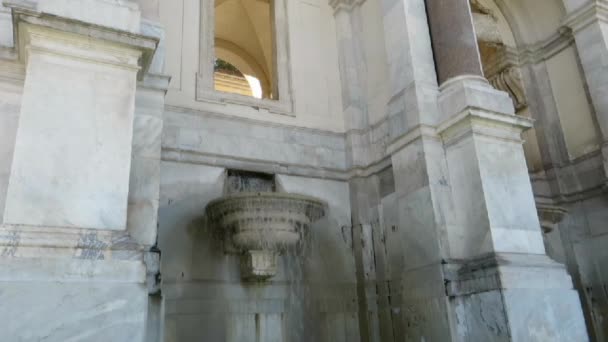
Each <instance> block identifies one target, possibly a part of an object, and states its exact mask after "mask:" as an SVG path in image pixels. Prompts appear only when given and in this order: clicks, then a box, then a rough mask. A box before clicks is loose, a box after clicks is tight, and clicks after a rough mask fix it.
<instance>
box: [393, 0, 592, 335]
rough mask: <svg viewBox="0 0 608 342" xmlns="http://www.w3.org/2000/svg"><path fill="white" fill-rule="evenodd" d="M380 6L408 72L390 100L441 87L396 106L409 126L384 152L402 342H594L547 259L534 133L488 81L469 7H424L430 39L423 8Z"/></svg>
mask: <svg viewBox="0 0 608 342" xmlns="http://www.w3.org/2000/svg"><path fill="white" fill-rule="evenodd" d="M384 4H385V18H384V19H385V34H386V37H387V53H388V58H389V67H390V69H391V71H393V70H395V71H396V72H397V71H401V70H405V72H404V73H403V74H402V75H403V76H402V78H401V79H400V80H398V81H397V82H395V83H392V84H391V86H392V91H393V94H396V95H397V96H400V94H402V93H404V92H406V91H408V90H409V89H413V88H414V85H416V84H423V85H425V87H424V89H431V88H432V87H433V82H434V80H435V79H436V80H438V81H439V83H440V87H437V84H436V83H435V85H434V86H435V88H434V89H435V90H434V91H435V92H436V93H435V94H436V95H435V96H434V97H430V96H428V94H422V93H411V96H410V97H409V98H408V100H407V101H403V103H402V104H401V105H402V106H403V107H402V109H401V110H397V109H398V107H397V105H394V106H393V108H394V112H395V113H396V115H397V116H400V117H402V119H401V120H396V122H399V121H401V122H405V123H407V125H402V126H401V127H400V128H402V129H403V130H402V131H400V132H399V133H400V135H396V136H394V137H392V138H393V141H392V144H391V145H390V146H389V148H388V150H389V152H390V153H391V154H392V161H393V170H394V174H395V184H396V193H397V197H398V203H397V211H398V212H399V227H398V228H397V229H395V232H393V233H392V236H391V237H387V239H399V240H400V242H401V245H402V250H403V252H402V253H403V254H402V255H401V257H400V258H396V257H393V258H392V259H395V260H397V259H399V260H400V262H402V265H400V269H399V270H398V271H396V270H395V269H394V268H393V269H392V270H391V272H392V273H393V274H392V276H393V277H394V282H397V281H398V283H397V284H398V288H399V289H400V291H401V292H400V293H399V294H395V297H397V296H398V297H399V300H400V301H401V306H402V308H401V319H402V320H403V321H402V322H403V323H402V324H404V325H405V327H404V328H403V334H404V335H405V337H406V339H411V340H422V339H424V340H433V341H435V340H437V341H536V340H552V341H553V340H554V341H574V340H576V341H585V340H587V335H586V332H585V325H584V321H583V318H582V313H581V309H580V302H579V299H578V295H577V293H576V292H575V291H574V290H573V288H572V283H571V280H570V277H569V275H568V274H567V272H566V271H565V268H564V267H563V265H560V264H557V263H555V262H553V261H552V260H551V259H549V258H548V257H547V256H546V255H545V250H544V246H543V238H542V232H541V229H540V223H539V220H538V216H537V213H536V208H535V203H534V197H533V193H532V188H531V185H530V180H529V177H528V171H527V167H526V163H525V159H524V154H523V148H522V140H521V137H520V136H521V133H522V131H523V130H525V129H527V128H529V127H531V125H532V123H531V122H530V121H529V120H527V119H526V118H523V117H519V116H516V115H514V108H513V103H512V101H511V99H510V98H509V96H508V94H506V93H504V92H501V91H497V90H495V89H494V88H492V87H491V86H490V85H489V84H488V82H487V80H485V79H484V78H483V77H481V75H482V74H481V64H480V60H479V55H478V52H477V46H476V37H475V31H474V29H473V22H472V19H471V14H470V8H469V4H468V1H465V0H462V1H461V0H457V1H443V0H427V1H426V10H427V11H428V18H429V22H430V32H429V29H428V28H425V27H424V26H425V25H427V16H426V15H427V13H425V6H424V1H422V0H384ZM436 25H437V27H436ZM393 36H402V37H407V38H410V39H408V41H405V40H406V39H391V37H393ZM431 38H432V44H431ZM431 46H432V47H433V51H434V53H435V58H434V60H435V63H436V65H435V66H436V70H437V76H438V77H436V78H435V77H434V76H435V74H434V70H429V68H428V66H427V64H426V63H428V61H429V60H430V61H433V59H432V57H430V58H429V54H430V51H431ZM420 56H425V58H420ZM427 92H428V93H431V91H427ZM425 95H426V96H425ZM422 101H425V102H422ZM419 103H426V104H427V106H426V110H421V109H420V107H418V106H417V104H419ZM393 108H392V109H393ZM391 112H393V110H392V111H391ZM393 254H394V253H393ZM397 272H400V273H401V274H396V273H397ZM394 287H395V285H394ZM541 326H542V327H543V329H542V331H540V330H539V329H538V327H541Z"/></svg>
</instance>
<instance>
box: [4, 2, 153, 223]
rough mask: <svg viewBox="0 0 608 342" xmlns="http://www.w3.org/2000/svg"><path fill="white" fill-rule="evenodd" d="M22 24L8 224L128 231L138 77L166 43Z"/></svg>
mask: <svg viewBox="0 0 608 342" xmlns="http://www.w3.org/2000/svg"><path fill="white" fill-rule="evenodd" d="M16 18H17V19H16V21H17V22H18V24H17V25H18V27H19V32H18V33H19V37H20V38H19V42H20V44H19V48H18V50H19V55H20V59H21V60H22V61H23V62H24V63H25V64H26V66H27V68H26V81H25V85H24V90H23V96H22V106H21V112H20V117H19V128H18V131H17V138H16V143H15V150H14V159H13V164H12V168H11V176H10V180H9V186H8V192H7V202H6V207H5V215H4V220H5V223H10V224H22V225H46V226H55V227H82V228H94V229H112V230H122V229H125V226H126V221H127V197H128V191H129V172H130V167H131V143H132V139H133V116H134V99H135V89H136V84H137V74H138V72H139V71H140V69H142V68H141V67H140V64H139V63H140V60H141V58H142V56H143V55H144V53H143V52H142V51H143V50H146V52H147V51H148V50H147V49H149V48H150V47H151V48H154V47H155V46H156V42H157V41H156V40H154V39H148V38H146V37H141V36H134V35H128V36H125V35H124V32H118V31H112V32H109V31H107V30H100V29H99V28H97V27H91V26H86V25H85V24H83V26H81V27H76V28H74V27H72V28H70V30H71V32H66V31H60V30H59V29H58V28H61V27H62V26H61V24H62V23H61V20H62V19H57V18H56V17H54V16H44V15H40V14H38V15H35V16H28V13H27V12H24V13H23V14H17V15H16ZM96 36H99V37H102V38H99V39H96V38H94V37H96ZM125 39H128V42H129V43H133V44H132V45H127V44H125V43H124V42H125Z"/></svg>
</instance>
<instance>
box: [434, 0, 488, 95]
mask: <svg viewBox="0 0 608 342" xmlns="http://www.w3.org/2000/svg"><path fill="white" fill-rule="evenodd" d="M426 11H427V15H428V20H429V26H430V29H431V39H432V40H433V54H434V56H435V66H436V69H437V79H438V81H439V84H442V83H443V82H445V81H447V80H449V79H450V78H452V77H456V76H460V75H476V76H483V71H482V67H481V61H480V57H479V47H478V46H477V37H476V36H475V28H474V27H473V16H472V15H471V6H470V5H469V0H451V1H445V0H427V1H426Z"/></svg>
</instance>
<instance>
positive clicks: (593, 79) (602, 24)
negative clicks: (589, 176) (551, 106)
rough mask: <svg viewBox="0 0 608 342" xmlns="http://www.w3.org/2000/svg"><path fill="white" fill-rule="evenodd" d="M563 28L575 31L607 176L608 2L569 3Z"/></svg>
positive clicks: (567, 3)
mask: <svg viewBox="0 0 608 342" xmlns="http://www.w3.org/2000/svg"><path fill="white" fill-rule="evenodd" d="M565 5H566V8H567V9H568V10H569V14H568V16H567V17H566V19H565V22H564V24H565V25H566V26H567V27H569V28H570V29H571V30H572V33H573V35H574V39H575V42H576V48H577V50H578V56H579V58H580V62H581V66H582V69H583V71H584V73H585V78H586V80H587V86H588V89H589V94H590V96H591V100H592V102H593V106H594V109H595V115H596V118H597V123H598V126H599V129H600V131H601V136H602V155H603V160H604V171H605V174H606V175H608V98H607V97H606V92H607V91H608V67H607V66H606V60H607V59H608V2H607V1H605V0H593V1H587V2H586V3H583V2H582V1H574V0H570V1H566V3H565Z"/></svg>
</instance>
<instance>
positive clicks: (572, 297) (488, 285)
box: [444, 254, 588, 342]
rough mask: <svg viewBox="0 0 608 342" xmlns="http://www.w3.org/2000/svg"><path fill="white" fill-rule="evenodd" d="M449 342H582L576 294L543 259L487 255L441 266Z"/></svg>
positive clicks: (563, 273) (582, 325) (563, 271)
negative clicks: (451, 340) (449, 324)
mask: <svg viewBox="0 0 608 342" xmlns="http://www.w3.org/2000/svg"><path fill="white" fill-rule="evenodd" d="M444 269H445V271H446V273H445V275H446V278H447V279H446V293H447V294H448V296H449V303H450V313H451V316H452V317H453V320H452V329H453V340H455V341H522V342H523V341H564V342H566V341H588V336H587V331H586V327H585V321H584V319H583V313H582V308H581V304H580V299H579V297H578V293H577V292H576V291H575V290H574V289H573V287H572V281H571V279H570V276H569V275H568V273H567V271H566V269H565V267H564V266H563V265H561V264H559V263H556V262H555V261H553V260H551V259H550V258H549V257H547V256H546V255H529V254H528V255H526V254H492V255H488V256H485V257H483V258H480V259H477V260H474V261H470V262H467V263H465V264H447V265H446V267H445V268H444Z"/></svg>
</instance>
